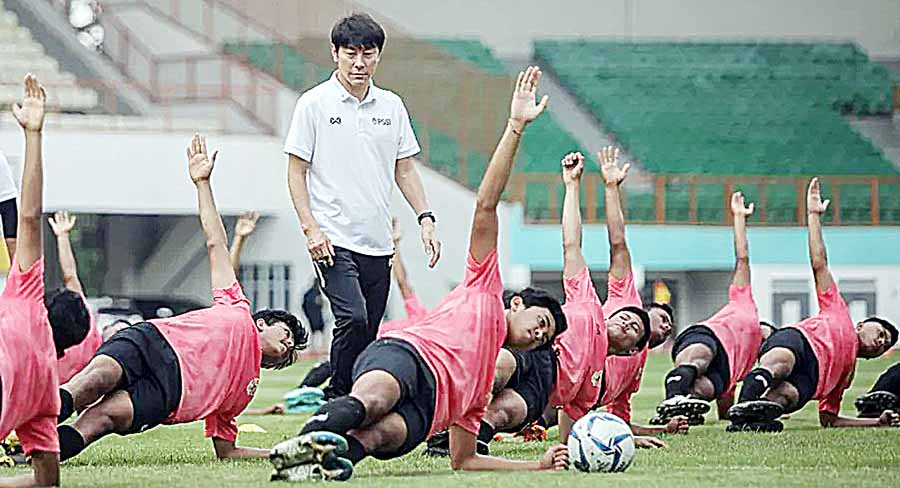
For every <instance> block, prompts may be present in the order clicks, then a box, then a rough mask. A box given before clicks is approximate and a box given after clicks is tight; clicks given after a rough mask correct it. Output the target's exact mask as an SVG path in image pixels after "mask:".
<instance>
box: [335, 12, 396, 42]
mask: <svg viewBox="0 0 900 488" xmlns="http://www.w3.org/2000/svg"><path fill="white" fill-rule="evenodd" d="M384 38H385V36H384V29H383V28H382V27H381V25H380V24H379V23H378V22H375V19H373V18H372V16H370V15H369V14H364V13H354V14H350V15H348V16H346V17H344V18H342V19H341V20H338V21H337V23H336V24H334V27H332V28H331V44H333V45H334V47H335V48H341V47H361V48H363V49H372V48H375V47H377V48H378V50H379V51H382V50H384Z"/></svg>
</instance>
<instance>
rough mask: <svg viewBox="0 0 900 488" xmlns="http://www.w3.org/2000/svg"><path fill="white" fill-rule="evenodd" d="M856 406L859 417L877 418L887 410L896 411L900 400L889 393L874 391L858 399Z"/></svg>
mask: <svg viewBox="0 0 900 488" xmlns="http://www.w3.org/2000/svg"><path fill="white" fill-rule="evenodd" d="M855 405H856V410H857V411H858V412H859V413H858V414H857V415H858V416H859V417H865V418H877V417H880V416H881V414H882V412H884V411H885V410H896V409H897V407H898V406H900V398H897V395H895V394H893V393H891V392H889V391H872V392H869V393H866V394H865V395H863V396H861V397H859V398H857V399H856V402H855Z"/></svg>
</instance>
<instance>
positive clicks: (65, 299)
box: [44, 288, 91, 358]
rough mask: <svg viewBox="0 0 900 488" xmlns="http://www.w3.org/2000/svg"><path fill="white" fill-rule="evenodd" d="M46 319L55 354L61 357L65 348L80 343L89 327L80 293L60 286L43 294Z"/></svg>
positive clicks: (85, 308) (88, 316)
mask: <svg viewBox="0 0 900 488" xmlns="http://www.w3.org/2000/svg"><path fill="white" fill-rule="evenodd" d="M44 306H45V307H46V308H47V320H48V321H49V322H50V328H51V329H52V330H53V344H54V345H55V346H56V356H57V357H60V358H61V357H63V355H65V353H66V349H68V348H70V347H72V346H75V345H77V344H80V343H81V341H83V340H84V338H85V337H87V334H88V330H89V329H90V327H91V316H90V313H89V312H88V309H87V306H85V304H84V300H83V299H82V298H81V295H80V294H78V293H76V292H74V291H72V290H69V289H66V288H60V289H57V290H54V291H51V292H49V293H47V294H45V295H44Z"/></svg>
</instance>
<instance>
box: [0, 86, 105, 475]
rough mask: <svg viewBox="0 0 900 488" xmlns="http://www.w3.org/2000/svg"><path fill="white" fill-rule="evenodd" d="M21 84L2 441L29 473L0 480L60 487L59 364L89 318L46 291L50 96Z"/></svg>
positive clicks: (64, 295)
mask: <svg viewBox="0 0 900 488" xmlns="http://www.w3.org/2000/svg"><path fill="white" fill-rule="evenodd" d="M24 85H25V97H24V99H23V101H22V104H21V105H19V104H15V105H13V115H14V116H15V118H16V120H17V121H18V122H19V125H20V126H21V127H22V129H23V131H24V135H25V168H24V170H23V171H22V193H21V198H20V205H19V207H18V216H17V217H18V224H17V235H18V242H17V243H16V244H17V246H16V254H15V256H14V258H13V262H12V266H11V267H10V272H9V276H8V277H7V281H6V288H5V289H4V290H3V294H2V296H0V389H2V396H0V439H5V438H6V436H7V435H9V433H10V432H11V431H13V430H15V431H16V433H17V434H18V436H19V439H20V440H21V443H22V447H23V448H24V451H25V454H26V455H30V456H31V464H32V467H33V473H31V474H27V475H24V476H19V477H15V478H2V479H0V486H51V485H59V438H58V437H57V434H56V415H57V414H58V413H59V397H58V396H57V393H56V390H57V387H58V381H57V361H58V360H59V358H62V357H63V356H64V354H65V352H66V350H69V349H71V348H72V347H73V346H75V345H77V344H78V343H80V342H81V341H82V340H83V339H84V337H85V336H86V335H87V331H88V326H89V318H88V312H87V308H86V307H85V305H84V301H83V300H82V299H81V297H80V296H79V295H78V294H77V293H74V292H72V291H70V290H59V291H56V292H52V293H49V294H47V295H46V296H45V294H44V256H43V254H44V251H43V238H42V232H41V230H42V226H43V222H42V219H43V216H42V210H43V205H42V201H43V179H44V178H43V167H42V166H43V157H42V147H41V146H42V138H43V127H44V104H45V101H46V99H47V95H46V93H45V92H44V88H43V87H42V86H41V85H40V84H39V83H38V80H37V78H35V77H34V76H33V75H31V74H29V75H28V76H26V77H25V83H24Z"/></svg>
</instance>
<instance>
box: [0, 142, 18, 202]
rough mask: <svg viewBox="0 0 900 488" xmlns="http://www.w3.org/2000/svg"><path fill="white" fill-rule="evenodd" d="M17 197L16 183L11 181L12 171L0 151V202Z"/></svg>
mask: <svg viewBox="0 0 900 488" xmlns="http://www.w3.org/2000/svg"><path fill="white" fill-rule="evenodd" d="M18 197H19V190H18V188H16V181H15V179H13V174H12V169H11V168H10V167H9V161H7V160H6V156H5V155H4V154H3V151H0V202H5V201H7V200H12V199H13V198H18Z"/></svg>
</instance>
